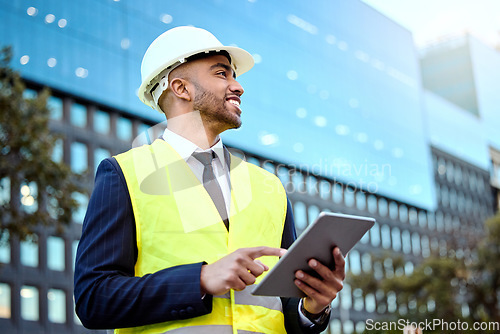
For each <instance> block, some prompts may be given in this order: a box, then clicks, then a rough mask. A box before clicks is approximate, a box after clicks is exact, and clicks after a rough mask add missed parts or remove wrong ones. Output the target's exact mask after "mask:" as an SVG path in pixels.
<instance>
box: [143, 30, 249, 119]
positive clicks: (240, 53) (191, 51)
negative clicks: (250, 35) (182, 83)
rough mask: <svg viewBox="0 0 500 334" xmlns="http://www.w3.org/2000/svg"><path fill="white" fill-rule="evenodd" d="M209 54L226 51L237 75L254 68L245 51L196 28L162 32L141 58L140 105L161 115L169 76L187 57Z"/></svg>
mask: <svg viewBox="0 0 500 334" xmlns="http://www.w3.org/2000/svg"><path fill="white" fill-rule="evenodd" d="M210 51H226V52H227V53H229V55H230V57H231V66H232V67H233V70H234V72H235V74H236V76H239V75H241V74H243V73H245V72H247V71H248V70H249V69H251V68H252V67H253V65H254V60H253V57H252V55H251V54H250V53H248V52H247V51H245V50H243V49H240V48H238V47H234V46H224V45H222V43H221V42H219V40H218V39H217V38H216V37H215V36H214V35H213V34H211V33H210V32H208V31H206V30H204V29H200V28H195V27H188V26H184V27H176V28H173V29H170V30H167V31H165V32H164V33H163V34H161V35H160V36H158V37H157V38H156V39H155V40H154V41H153V43H151V45H150V46H149V48H148V49H147V50H146V53H145V54H144V57H143V58H142V64H141V77H142V84H141V86H140V87H139V91H138V95H139V98H140V99H141V101H142V102H144V103H145V104H146V105H148V106H150V107H151V108H153V109H156V110H158V111H160V112H162V111H161V109H160V107H159V106H158V99H159V98H160V96H161V94H162V93H163V91H165V90H166V89H167V88H168V74H169V73H170V71H172V70H173V69H174V68H176V67H177V66H179V65H181V64H182V63H184V62H185V61H186V58H188V57H190V56H193V55H196V54H199V53H203V52H205V53H208V52H210Z"/></svg>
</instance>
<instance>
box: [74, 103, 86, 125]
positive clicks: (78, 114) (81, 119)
mask: <svg viewBox="0 0 500 334" xmlns="http://www.w3.org/2000/svg"><path fill="white" fill-rule="evenodd" d="M70 121H71V124H73V125H74V126H77V127H79V128H84V127H86V126H87V107H85V106H84V105H81V104H78V103H73V104H72V105H71V117H70Z"/></svg>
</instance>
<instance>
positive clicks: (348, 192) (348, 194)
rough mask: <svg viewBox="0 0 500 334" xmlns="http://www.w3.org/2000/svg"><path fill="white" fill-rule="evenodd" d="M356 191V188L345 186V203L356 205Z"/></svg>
mask: <svg viewBox="0 0 500 334" xmlns="http://www.w3.org/2000/svg"><path fill="white" fill-rule="evenodd" d="M354 192H355V190H354V189H352V188H349V187H347V188H345V191H344V204H345V205H346V206H349V207H351V206H353V205H354Z"/></svg>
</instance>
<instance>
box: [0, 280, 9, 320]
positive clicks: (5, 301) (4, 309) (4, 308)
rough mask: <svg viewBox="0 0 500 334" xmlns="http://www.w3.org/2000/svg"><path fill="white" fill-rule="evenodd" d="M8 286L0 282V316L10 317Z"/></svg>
mask: <svg viewBox="0 0 500 334" xmlns="http://www.w3.org/2000/svg"><path fill="white" fill-rule="evenodd" d="M10 309H11V306H10V286H9V285H8V284H5V283H0V318H6V319H9V318H10V314H11V312H10Z"/></svg>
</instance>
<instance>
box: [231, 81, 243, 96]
mask: <svg viewBox="0 0 500 334" xmlns="http://www.w3.org/2000/svg"><path fill="white" fill-rule="evenodd" d="M229 90H230V91H231V92H232V93H234V94H237V95H238V96H241V95H243V93H244V92H245V90H244V89H243V87H242V86H241V85H240V83H239V82H238V81H236V79H233V80H232V82H231V84H230V85H229Z"/></svg>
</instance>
